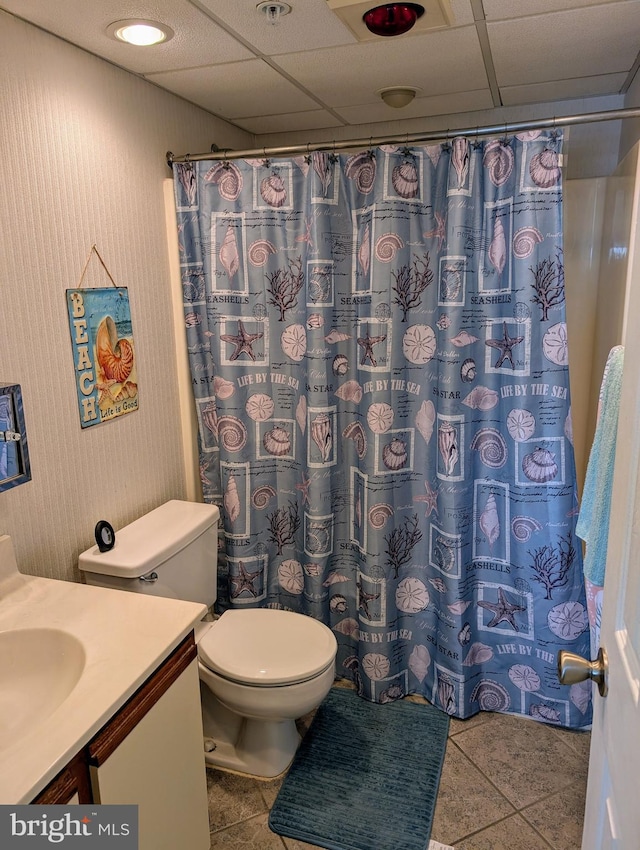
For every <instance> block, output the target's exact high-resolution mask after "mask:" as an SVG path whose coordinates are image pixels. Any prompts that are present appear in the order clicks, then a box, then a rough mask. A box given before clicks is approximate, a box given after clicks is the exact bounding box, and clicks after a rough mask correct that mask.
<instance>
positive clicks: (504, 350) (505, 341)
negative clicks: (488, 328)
mask: <svg viewBox="0 0 640 850" xmlns="http://www.w3.org/2000/svg"><path fill="white" fill-rule="evenodd" d="M502 328H503V330H502V339H488V340H486V341H485V345H488V346H489V347H490V348H497V349H498V351H499V352H500V357H499V358H498V361H497V363H496V364H495V366H494V367H493V368H494V369H499V368H500V367H501V366H502V364H503V363H504V361H505V360H508V361H509V363H511V368H512V369H515V365H514V363H513V355H512V352H511V349H512V348H513V347H514V346H515V345H518V343H520V342H522V340H523V339H524V337H523V336H509V333H508V331H507V323H506V322H503V323H502Z"/></svg>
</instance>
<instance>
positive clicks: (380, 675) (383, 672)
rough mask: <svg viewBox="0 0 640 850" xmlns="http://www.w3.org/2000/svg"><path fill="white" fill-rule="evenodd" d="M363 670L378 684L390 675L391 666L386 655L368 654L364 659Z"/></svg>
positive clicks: (378, 653)
mask: <svg viewBox="0 0 640 850" xmlns="http://www.w3.org/2000/svg"><path fill="white" fill-rule="evenodd" d="M362 669H363V670H364V672H365V673H366V674H367V676H368V677H369V678H370V679H371V680H372V681H374V682H378V681H380V679H384V678H386V677H387V676H388V675H389V670H390V669H391V665H390V664H389V659H388V658H387V657H386V655H382V654H381V653H380V652H368V653H367V654H366V655H365V656H364V658H363V659H362Z"/></svg>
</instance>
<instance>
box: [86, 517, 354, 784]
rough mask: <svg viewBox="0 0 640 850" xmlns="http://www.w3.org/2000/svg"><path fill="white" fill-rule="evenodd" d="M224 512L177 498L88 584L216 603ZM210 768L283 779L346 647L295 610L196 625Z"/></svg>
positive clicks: (136, 525)
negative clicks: (302, 722) (302, 721)
mask: <svg viewBox="0 0 640 850" xmlns="http://www.w3.org/2000/svg"><path fill="white" fill-rule="evenodd" d="M218 519H219V511H218V508H217V507H215V506H213V505H204V504H201V503H195V502H182V501H177V500H172V501H171V502H167V503H165V504H164V505H161V506H160V507H158V508H156V509H155V510H153V511H151V512H150V513H148V514H146V515H144V516H142V517H140V519H138V520H136V521H135V522H133V523H131V524H130V525H128V526H125V527H124V528H122V529H120V530H119V531H117V532H116V534H115V545H114V546H113V548H112V549H110V550H108V551H106V552H101V551H100V550H99V548H98V546H94V547H92V548H91V549H88V550H87V551H86V552H83V553H82V555H80V558H79V567H80V569H81V570H82V571H83V572H84V575H85V577H86V580H87V583H88V584H96V585H100V586H102V587H111V588H116V589H119V590H128V591H134V592H136V593H146V594H153V595H159V596H169V597H173V598H175V599H188V600H191V601H195V602H202V603H204V604H205V605H207V607H210V606H211V605H212V604H213V602H214V601H215V598H216V573H217V548H218V541H217V538H218V533H217V525H218ZM196 645H197V648H198V669H199V674H200V693H201V698H202V700H201V701H202V718H203V730H204V738H205V740H204V748H205V761H206V763H207V765H209V766H211V767H220V768H223V769H227V770H233V771H236V772H239V773H248V774H251V775H253V776H258V777H263V778H271V777H274V776H278V774H280V773H282V772H283V771H284V770H285V769H286V768H287V767H288V765H289V764H290V762H291V760H292V758H293V756H294V755H295V752H296V749H297V747H298V744H299V743H300V736H299V735H298V731H297V729H296V724H295V721H296V719H297V718H299V717H302V716H303V715H304V714H307V713H308V712H309V711H311V710H312V709H314V708H316V707H317V706H318V705H320V703H321V702H322V700H323V699H324V697H325V696H326V695H327V693H328V692H329V689H330V688H331V685H332V683H333V680H334V676H335V657H336V652H337V648H338V647H337V642H336V639H335V636H334V634H333V632H332V631H331V630H330V629H329V628H328V627H327V626H325V625H324V624H323V623H320V622H319V621H317V620H314V619H312V618H311V617H307V616H305V615H303V614H296V613H294V612H292V611H283V610H280V609H271V608H243V609H230V610H228V611H225V612H224V613H223V614H222V615H221V616H220V617H219V618H217V619H215V620H214V621H213V622H210V621H207V622H205V621H203V622H201V623H199V624H198V626H197V627H196Z"/></svg>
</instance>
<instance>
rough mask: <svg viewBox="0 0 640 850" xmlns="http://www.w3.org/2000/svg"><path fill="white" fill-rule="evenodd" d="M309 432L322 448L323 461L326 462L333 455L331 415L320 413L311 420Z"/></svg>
mask: <svg viewBox="0 0 640 850" xmlns="http://www.w3.org/2000/svg"><path fill="white" fill-rule="evenodd" d="M309 434H310V435H311V439H312V440H313V442H314V443H315V444H316V446H317V447H318V449H319V450H320V457H321V458H322V460H323V462H324V463H326V462H327V461H328V460H329V458H330V457H331V447H332V446H333V435H332V434H331V422H330V421H329V417H328V416H327V414H326V413H319V414H318V416H316V418H315V419H313V420H312V421H311V424H310V426H309Z"/></svg>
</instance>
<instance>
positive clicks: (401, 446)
mask: <svg viewBox="0 0 640 850" xmlns="http://www.w3.org/2000/svg"><path fill="white" fill-rule="evenodd" d="M407 458H408V455H407V444H406V443H405V442H404V440H392V441H391V442H390V443H388V444H387V445H386V446H384V448H383V449H382V462H383V463H384V465H385V466H386V467H387V469H391V470H394V471H395V470H397V469H402V467H403V466H404V465H405V464H406V462H407Z"/></svg>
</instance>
